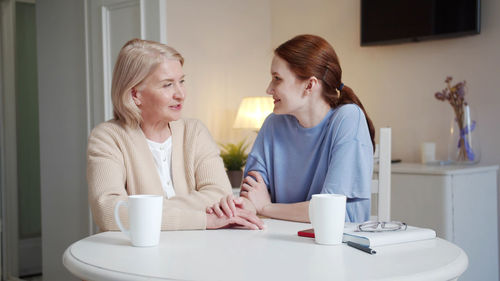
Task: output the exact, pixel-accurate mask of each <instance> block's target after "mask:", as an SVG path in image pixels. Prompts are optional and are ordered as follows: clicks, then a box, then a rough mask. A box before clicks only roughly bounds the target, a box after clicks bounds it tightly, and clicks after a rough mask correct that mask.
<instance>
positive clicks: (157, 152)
mask: <svg viewBox="0 0 500 281" xmlns="http://www.w3.org/2000/svg"><path fill="white" fill-rule="evenodd" d="M146 140H147V141H148V145H149V149H150V150H151V153H153V158H154V159H155V165H156V169H157V170H158V174H159V175H160V181H161V187H162V188H163V191H164V192H165V196H166V197H167V198H171V197H174V196H175V191H174V184H173V182H172V137H169V138H168V139H167V140H166V141H164V142H163V143H158V142H154V141H152V140H148V139H146Z"/></svg>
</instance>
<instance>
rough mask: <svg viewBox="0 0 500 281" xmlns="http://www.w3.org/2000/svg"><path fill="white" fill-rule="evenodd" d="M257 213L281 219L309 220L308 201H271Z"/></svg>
mask: <svg viewBox="0 0 500 281" xmlns="http://www.w3.org/2000/svg"><path fill="white" fill-rule="evenodd" d="M259 215H262V216H266V217H270V218H274V219H282V220H290V221H298V222H309V201H305V202H299V203H290V204H283V203H271V204H269V205H267V206H266V207H264V208H263V209H262V211H261V212H260V213H259Z"/></svg>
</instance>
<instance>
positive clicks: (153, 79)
mask: <svg viewBox="0 0 500 281" xmlns="http://www.w3.org/2000/svg"><path fill="white" fill-rule="evenodd" d="M185 95H186V90H185V88H184V72H183V71H182V65H181V63H180V62H179V61H178V60H169V59H165V60H164V61H163V62H162V63H160V64H159V65H158V66H157V67H156V68H155V70H154V71H153V72H152V73H151V74H150V75H149V76H148V77H146V79H144V81H142V82H141V83H140V84H139V85H138V86H136V87H134V88H133V89H132V97H133V100H134V102H135V104H136V105H137V106H138V107H139V109H140V110H141V116H142V120H143V122H145V123H150V124H154V123H157V122H170V121H175V120H178V119H179V118H181V111H182V104H183V102H184V98H185Z"/></svg>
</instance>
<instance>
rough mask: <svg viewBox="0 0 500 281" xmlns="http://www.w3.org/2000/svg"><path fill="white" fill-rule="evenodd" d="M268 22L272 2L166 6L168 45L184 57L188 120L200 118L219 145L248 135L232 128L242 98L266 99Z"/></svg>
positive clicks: (222, 0) (198, 0) (192, 1)
mask: <svg viewBox="0 0 500 281" xmlns="http://www.w3.org/2000/svg"><path fill="white" fill-rule="evenodd" d="M270 24H271V15H270V4H269V1H268V0H255V1H247V0H213V1H204V0H187V1H168V3H167V42H168V44H169V45H171V46H173V47H175V48H176V49H177V50H178V51H179V52H180V53H181V54H182V55H183V56H184V58H185V65H184V71H185V73H186V85H187V99H186V102H185V109H184V112H183V114H184V117H193V118H198V119H200V120H202V121H203V122H204V123H205V125H207V126H208V128H209V129H210V132H211V133H212V135H213V136H214V138H215V139H216V140H217V141H219V142H225V141H237V140H239V138H241V137H243V136H244V135H245V132H241V131H238V130H233V129H232V124H233V122H234V118H235V117H236V111H237V109H238V105H239V103H240V101H241V99H242V98H243V97H245V96H263V95H266V93H265V90H266V87H267V83H268V81H269V77H270V74H269V63H270V61H271V58H272V49H271V25H270ZM250 136H251V135H250Z"/></svg>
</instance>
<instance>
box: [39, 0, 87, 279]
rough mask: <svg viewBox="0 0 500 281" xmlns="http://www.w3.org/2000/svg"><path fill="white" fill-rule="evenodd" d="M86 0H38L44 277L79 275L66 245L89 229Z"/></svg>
mask: <svg viewBox="0 0 500 281" xmlns="http://www.w3.org/2000/svg"><path fill="white" fill-rule="evenodd" d="M83 10H84V2H83V1H65V0H54V1H37V3H36V20H37V48H38V54H37V56H38V93H39V99H38V100H39V112H40V117H39V118H40V166H41V171H40V175H41V200H42V205H41V206H42V258H43V262H42V263H43V278H44V280H51V281H52V280H54V281H58V280H61V281H62V280H64V281H66V280H77V279H76V278H74V277H73V276H72V275H71V274H70V273H69V272H68V271H67V270H66V269H65V268H64V267H63V265H62V255H63V253H64V250H65V249H66V248H67V247H68V246H69V245H70V244H71V243H73V242H75V241H77V240H80V239H82V238H83V237H85V236H86V235H87V234H88V203H87V184H86V180H85V170H86V162H85V161H86V160H85V159H86V157H85V154H86V145H87V117H86V116H87V115H86V100H85V97H86V94H85V42H84V30H85V29H84V13H83Z"/></svg>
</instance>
